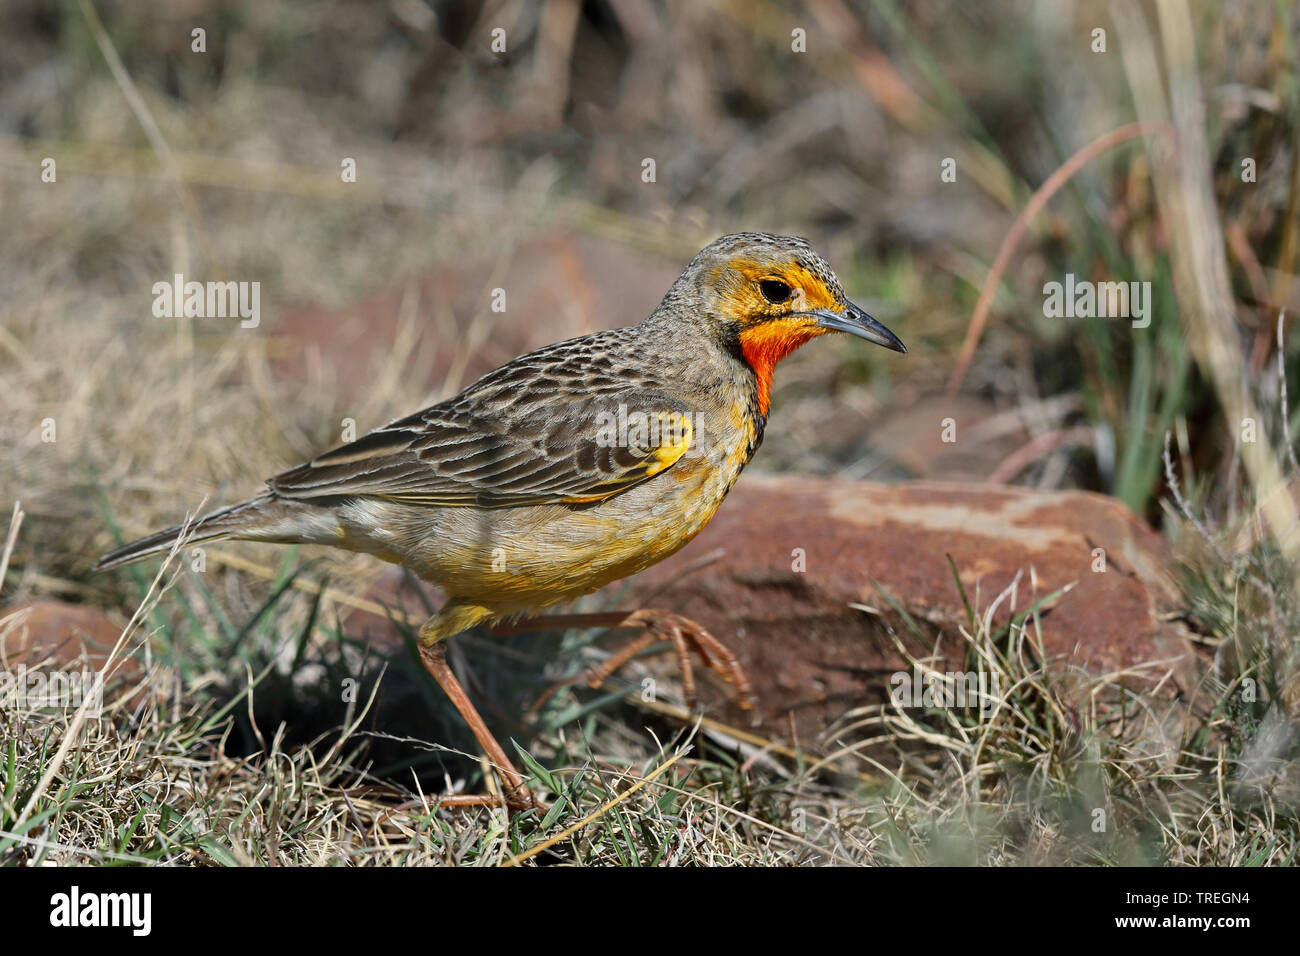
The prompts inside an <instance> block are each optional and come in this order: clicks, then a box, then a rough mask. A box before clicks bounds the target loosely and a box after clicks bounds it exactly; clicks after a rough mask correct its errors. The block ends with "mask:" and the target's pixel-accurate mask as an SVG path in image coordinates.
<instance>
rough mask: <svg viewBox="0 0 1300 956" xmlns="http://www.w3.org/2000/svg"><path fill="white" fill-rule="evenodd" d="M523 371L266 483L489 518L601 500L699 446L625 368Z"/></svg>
mask: <svg viewBox="0 0 1300 956" xmlns="http://www.w3.org/2000/svg"><path fill="white" fill-rule="evenodd" d="M534 354H540V353H534ZM529 358H531V356H525V360H526V359H529ZM518 361H524V360H517V362H518ZM576 364H577V366H581V365H582V364H583V363H582V362H581V361H579V362H577V363H576ZM516 365H517V363H511V365H508V366H505V367H504V368H502V369H499V370H498V371H497V372H495V373H492V375H489V376H488V377H486V378H484V379H482V380H480V381H479V382H478V383H476V384H475V385H474V386H471V388H470V389H469V390H467V391H466V392H464V393H463V394H462V395H460V396H459V397H457V398H455V399H452V400H450V401H448V402H444V403H443V404H441V405H435V406H434V407H433V408H429V409H426V410H424V411H423V412H418V413H416V414H415V415H412V416H410V417H408V418H404V419H401V420H399V421H395V422H393V423H391V424H389V425H385V426H384V427H382V428H379V429H376V430H375V431H373V432H370V433H369V434H367V435H365V436H363V437H362V438H359V439H357V440H356V441H354V442H352V443H351V444H348V445H344V446H342V447H340V448H336V449H334V450H333V451H329V452H326V453H325V454H323V455H321V456H319V457H318V458H315V459H313V460H312V461H310V462H307V463H306V464H304V465H300V466H298V467H297V468H294V469H292V470H290V471H286V472H284V473H283V474H280V475H277V476H276V477H274V478H272V479H270V481H268V482H267V484H269V485H270V487H271V490H272V491H274V492H275V493H276V494H277V495H280V496H282V497H286V498H295V499H309V498H321V497H334V496H362V497H376V498H385V499H388V500H392V501H402V502H407V503H409V504H415V505H443V506H458V505H459V506H464V505H475V506H479V507H488V508H500V507H512V506H519V505H533V504H554V503H579V502H592V501H600V500H603V499H605V498H608V497H611V496H613V495H616V494H618V493H620V492H622V491H625V490H627V489H628V488H631V487H632V486H634V485H636V484H639V483H640V482H642V481H645V480H647V479H649V478H652V477H653V476H655V475H657V474H659V473H660V472H662V471H664V470H665V469H667V468H670V467H672V465H673V463H674V462H676V461H677V460H678V459H679V458H681V457H682V455H683V454H685V452H686V450H687V448H689V447H690V445H691V443H692V441H693V440H694V438H695V436H694V428H693V424H692V420H691V415H690V409H688V408H687V407H686V406H685V403H683V402H682V401H681V400H679V399H673V398H670V397H669V396H667V395H666V394H664V393H663V392H662V391H660V390H659V389H658V388H647V387H645V384H643V385H642V386H641V387H640V388H637V387H634V386H630V385H629V384H628V379H627V378H626V377H625V376H624V375H623V374H620V372H621V371H622V370H620V369H617V368H606V367H605V366H598V368H597V372H598V374H582V375H567V374H565V372H564V366H563V365H560V366H559V367H558V368H559V371H558V373H557V366H556V365H555V363H554V361H551V362H547V363H543V365H544V368H545V371H546V373H547V374H546V375H544V376H541V377H539V376H538V375H537V370H536V369H530V368H529V367H527V366H525V367H524V369H523V371H522V372H521V371H520V370H519V368H517V367H516ZM590 371H591V370H590V369H589V370H588V372H589V373H590ZM606 373H608V374H606ZM647 384H648V383H647ZM654 384H656V385H657V384H658V383H654ZM620 426H621V427H620Z"/></svg>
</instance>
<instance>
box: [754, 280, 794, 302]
mask: <svg viewBox="0 0 1300 956" xmlns="http://www.w3.org/2000/svg"><path fill="white" fill-rule="evenodd" d="M758 290H759V291H760V292H762V293H763V298H765V299H767V301H768V302H771V303H772V304H773V305H780V304H781V303H782V302H784V301H785V300H786V299H788V298H790V286H789V284H788V283H785V282H782V281H781V280H780V279H760V280H759V282H758Z"/></svg>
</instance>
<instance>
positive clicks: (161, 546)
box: [95, 494, 278, 571]
mask: <svg viewBox="0 0 1300 956" xmlns="http://www.w3.org/2000/svg"><path fill="white" fill-rule="evenodd" d="M274 502H275V496H274V495H269V494H268V495H260V496H258V497H256V498H250V499H249V500H248V501H241V502H240V503H239V504H237V505H230V506H229V507H228V508H219V509H218V510H216V511H212V512H209V513H208V514H206V515H204V516H203V517H202V518H199V519H198V520H197V521H192V522H190V523H189V524H187V525H179V524H178V525H174V526H173V527H170V528H165V529H164V530H162V531H155V532H154V533H153V534H151V535H149V536H147V537H144V538H141V539H140V540H138V541H132V542H131V543H130V544H124V545H122V547H120V548H118V549H117V550H116V551H110V552H109V553H108V554H106V555H104V556H103V557H102V558H100V559H99V561H98V563H96V565H95V570H96V571H106V570H108V569H109V568H117V567H121V566H122V565H124V564H130V563H131V562H132V561H138V560H140V559H141V558H147V557H148V556H149V555H151V554H160V553H162V552H164V551H170V550H171V547H172V545H173V544H175V543H176V539H177V538H179V537H181V535H182V534H184V535H185V538H186V541H187V543H198V542H201V541H218V540H220V539H221V538H230V537H237V536H240V537H242V536H243V535H245V534H248V533H249V532H250V531H253V530H254V529H256V528H258V527H259V526H261V525H263V524H264V523H265V521H266V519H267V518H269V517H271V515H269V514H268V512H273V511H276V510H278V509H276V508H275V505H274Z"/></svg>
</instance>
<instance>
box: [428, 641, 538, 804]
mask: <svg viewBox="0 0 1300 956" xmlns="http://www.w3.org/2000/svg"><path fill="white" fill-rule="evenodd" d="M420 658H421V659H422V660H423V661H424V666H425V667H427V668H428V670H429V673H430V674H432V675H433V679H434V680H436V681H437V682H438V686H439V687H441V688H442V689H443V692H444V693H445V694H446V695H447V696H448V697H449V698H451V702H452V703H453V704H454V705H455V707H456V710H457V711H458V712H459V713H460V716H461V717H462V718H463V719H464V721H465V723H466V724H468V725H469V729H470V731H471V732H472V733H473V734H474V739H475V740H477V741H478V745H479V746H480V747H482V748H483V753H485V754H486V755H487V758H488V760H489V761H490V762H491V764H492V766H493V767H494V768H495V770H496V772H497V776H498V777H500V778H501V784H502V789H503V790H504V791H505V803H506V806H507V807H508V808H510V809H511V810H527V809H530V808H531V807H535V806H537V801H536V800H535V799H534V798H533V794H532V791H531V790H529V789H528V785H527V784H525V783H524V778H523V777H522V776H520V774H519V771H517V770H516V769H515V768H514V764H512V763H511V762H510V758H509V757H507V756H506V752H505V750H504V749H503V748H502V747H501V744H499V743H498V742H497V739H496V738H495V737H493V736H492V731H490V730H488V726H487V724H486V723H484V722H483V718H482V717H481V716H479V712H478V710H477V709H476V708H475V707H474V704H473V702H472V701H471V700H470V699H469V695H468V694H467V693H465V688H464V687H463V686H461V683H460V681H459V680H457V678H456V675H455V673H454V672H453V671H452V669H451V665H450V664H448V663H447V649H446V647H445V646H444V645H443V641H440V640H439V641H433V642H429V641H424V640H421V641H420ZM438 802H439V803H440V804H442V805H443V806H448V807H469V806H500V804H501V800H500V799H499V798H497V797H494V796H491V795H490V794H453V795H450V796H445V797H441V798H439V801H438Z"/></svg>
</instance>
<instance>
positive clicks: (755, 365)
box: [740, 319, 828, 418]
mask: <svg viewBox="0 0 1300 956" xmlns="http://www.w3.org/2000/svg"><path fill="white" fill-rule="evenodd" d="M827 331H828V330H827V329H824V328H822V327H821V326H820V325H817V324H816V323H815V322H811V321H808V320H806V319H801V320H791V319H776V320H773V321H771V322H764V323H762V324H761V325H755V326H751V327H750V328H747V329H743V330H742V331H741V333H740V353H741V355H743V356H744V357H745V361H746V362H748V363H749V367H750V368H751V369H752V370H753V372H754V377H755V378H756V379H757V380H758V410H759V411H760V412H761V413H762V414H763V417H765V418H766V417H767V410H768V408H769V407H770V406H771V404H772V373H773V371H775V370H776V363H777V362H779V361H781V359H783V358H785V357H786V356H787V355H789V354H790V353H791V352H793V351H794V350H795V349H797V348H798V347H799V346H801V345H803V344H804V343H805V342H808V341H810V340H811V339H815V338H817V336H819V335H824V334H825V333H826V332H827Z"/></svg>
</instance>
